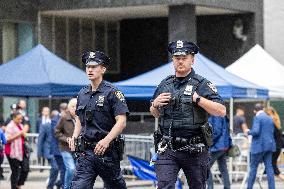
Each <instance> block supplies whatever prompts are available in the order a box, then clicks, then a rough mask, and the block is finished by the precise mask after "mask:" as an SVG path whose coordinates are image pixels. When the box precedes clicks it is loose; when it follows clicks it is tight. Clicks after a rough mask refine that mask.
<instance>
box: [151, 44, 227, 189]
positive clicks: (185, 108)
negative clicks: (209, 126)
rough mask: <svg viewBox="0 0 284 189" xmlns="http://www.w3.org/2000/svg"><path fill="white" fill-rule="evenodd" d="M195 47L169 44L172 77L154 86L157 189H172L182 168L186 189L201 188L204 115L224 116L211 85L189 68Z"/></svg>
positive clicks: (205, 161) (204, 163) (205, 163)
mask: <svg viewBox="0 0 284 189" xmlns="http://www.w3.org/2000/svg"><path fill="white" fill-rule="evenodd" d="M198 50H199V49H198V47H197V46H196V45H195V44H194V43H192V42H188V41H183V40H178V41H174V42H171V43H170V44H169V46H168V51H169V53H170V54H171V56H172V60H173V65H174V69H175V75H171V76H168V77H167V78H165V79H164V80H163V81H162V82H161V83H160V84H159V86H158V87H157V89H156V91H155V93H154V96H153V100H152V105H151V107H150V112H151V114H152V115H153V116H154V117H156V118H160V119H159V128H160V130H161V135H162V137H161V139H160V141H159V144H158V150H157V154H158V157H157V161H156V164H155V169H156V174H157V178H158V188H159V189H162V188H163V189H165V188H170V189H174V188H175V182H176V180H177V175H178V172H179V170H180V169H183V171H184V173H185V176H186V178H187V181H188V183H189V187H190V188H194V189H199V188H200V189H205V186H206V184H205V181H206V179H207V171H208V159H209V158H208V145H207V143H206V140H205V139H206V138H205V136H204V133H203V132H202V127H203V126H206V122H207V114H208V113H209V114H211V115H216V116H225V114H226V108H225V106H224V105H223V101H222V99H221V97H220V96H219V95H218V93H217V90H216V88H215V87H214V86H213V84H212V83H211V82H210V81H208V80H207V79H205V78H204V77H202V76H200V75H197V74H196V73H195V71H194V69H193V68H192V65H193V64H194V55H195V54H197V53H198Z"/></svg>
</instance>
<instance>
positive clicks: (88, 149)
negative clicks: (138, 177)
mask: <svg viewBox="0 0 284 189" xmlns="http://www.w3.org/2000/svg"><path fill="white" fill-rule="evenodd" d="M82 61H83V63H85V65H86V74H87V76H88V78H89V80H90V81H91V84H90V85H89V86H87V87H84V88H82V89H81V91H80V92H79V94H78V98H77V99H78V102H77V109H76V114H77V116H78V117H77V118H76V124H75V130H74V134H73V136H72V138H69V139H68V141H69V146H70V148H71V150H74V139H75V138H77V137H79V135H81V136H82V141H81V144H82V145H83V148H84V149H83V152H82V153H80V155H79V157H78V160H77V165H76V171H75V174H74V178H73V180H72V184H71V188H73V189H92V188H93V185H94V182H95V180H96V177H97V176H100V177H101V178H102V179H103V181H104V183H105V187H106V188H107V189H124V188H126V184H125V181H124V179H123V177H122V174H121V169H120V163H119V153H118V150H117V146H116V144H117V143H116V142H115V140H116V138H117V137H118V136H119V134H120V133H121V132H122V131H123V129H124V128H125V127H126V117H127V115H128V114H129V110H128V107H127V104H126V101H125V98H124V95H123V94H122V93H121V91H119V90H118V89H117V88H116V87H115V86H114V85H112V84H111V83H109V82H107V81H105V80H103V75H104V73H105V72H106V69H107V67H108V66H109V64H110V58H109V57H108V56H106V55H105V54H104V53H103V52H99V51H96V52H86V53H84V54H83V56H82Z"/></svg>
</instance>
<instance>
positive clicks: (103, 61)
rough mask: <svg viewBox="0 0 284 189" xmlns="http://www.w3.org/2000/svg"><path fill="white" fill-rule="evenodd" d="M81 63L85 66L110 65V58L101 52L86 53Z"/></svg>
mask: <svg viewBox="0 0 284 189" xmlns="http://www.w3.org/2000/svg"><path fill="white" fill-rule="evenodd" d="M82 62H83V63H84V64H85V65H86V66H87V65H104V66H108V65H109V64H110V58H109V57H108V56H107V55H105V54H104V53H103V52H101V51H96V52H92V51H88V52H85V53H83V55H82Z"/></svg>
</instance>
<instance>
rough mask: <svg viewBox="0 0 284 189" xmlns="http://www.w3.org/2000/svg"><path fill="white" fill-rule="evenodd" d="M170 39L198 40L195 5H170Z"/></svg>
mask: <svg viewBox="0 0 284 189" xmlns="http://www.w3.org/2000/svg"><path fill="white" fill-rule="evenodd" d="M168 29H169V34H168V35H169V41H175V40H179V39H180V40H188V41H192V42H196V15H195V6H194V5H178V6H169V16H168Z"/></svg>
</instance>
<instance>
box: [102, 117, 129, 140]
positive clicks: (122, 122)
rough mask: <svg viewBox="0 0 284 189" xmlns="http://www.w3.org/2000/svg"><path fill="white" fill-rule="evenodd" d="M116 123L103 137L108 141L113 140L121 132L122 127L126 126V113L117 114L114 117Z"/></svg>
mask: <svg viewBox="0 0 284 189" xmlns="http://www.w3.org/2000/svg"><path fill="white" fill-rule="evenodd" d="M115 119H116V123H115V125H114V126H113V128H112V129H111V131H110V132H109V133H108V135H107V136H106V137H105V139H107V140H108V141H109V142H111V141H112V140H114V139H115V138H116V137H117V136H118V135H119V134H121V133H122V131H123V129H125V127H126V115H118V116H116V117H115Z"/></svg>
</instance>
